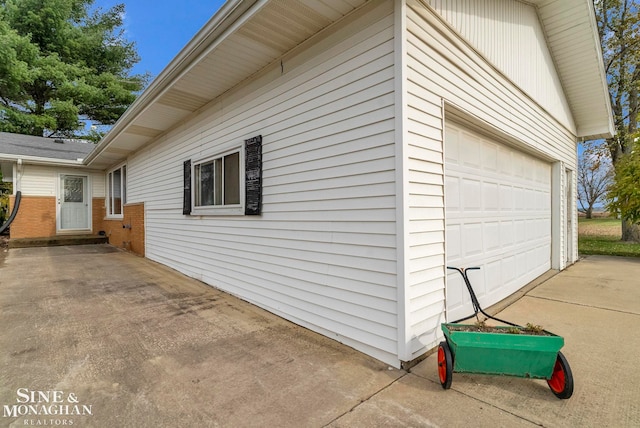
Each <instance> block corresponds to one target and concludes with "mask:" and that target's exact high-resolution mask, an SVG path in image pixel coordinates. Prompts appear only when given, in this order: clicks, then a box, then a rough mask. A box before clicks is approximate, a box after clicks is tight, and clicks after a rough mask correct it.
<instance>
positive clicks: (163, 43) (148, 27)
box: [94, 0, 224, 78]
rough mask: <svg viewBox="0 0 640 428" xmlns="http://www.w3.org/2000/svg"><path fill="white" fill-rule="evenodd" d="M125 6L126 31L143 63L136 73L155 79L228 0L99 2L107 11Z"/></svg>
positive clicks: (116, 0)
mask: <svg viewBox="0 0 640 428" xmlns="http://www.w3.org/2000/svg"><path fill="white" fill-rule="evenodd" d="M118 3H124V4H125V10H126V14H125V18H124V29H125V31H126V37H127V39H128V40H129V41H133V42H135V43H136V47H137V50H138V55H140V58H141V60H140V62H139V63H138V64H136V66H135V67H134V69H133V73H134V74H142V73H145V72H147V71H148V72H149V73H151V76H152V77H153V78H155V77H156V76H157V75H158V74H159V73H160V72H161V71H162V70H163V69H164V68H165V67H166V66H167V64H169V62H170V61H171V60H172V59H173V57H175V56H176V55H177V54H178V52H180V50H181V49H182V48H183V47H184V45H186V44H187V42H189V40H191V38H192V37H193V36H194V35H195V34H196V32H197V31H198V30H199V29H200V28H202V26H203V25H204V24H205V23H206V22H207V21H208V20H209V19H210V18H211V17H212V16H213V15H214V14H215V13H216V11H218V9H220V6H222V5H223V4H224V0H182V1H175V0H172V1H169V0H154V1H141V0H129V1H127V0H120V1H118V0H95V3H94V6H95V7H101V8H102V9H103V10H106V9H109V8H110V7H112V6H114V5H116V4H118Z"/></svg>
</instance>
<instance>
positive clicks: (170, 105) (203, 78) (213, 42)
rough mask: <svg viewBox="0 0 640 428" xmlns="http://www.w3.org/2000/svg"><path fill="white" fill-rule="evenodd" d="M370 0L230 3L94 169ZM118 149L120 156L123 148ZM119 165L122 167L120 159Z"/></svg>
mask: <svg viewBox="0 0 640 428" xmlns="http://www.w3.org/2000/svg"><path fill="white" fill-rule="evenodd" d="M366 2H367V0H229V1H227V3H225V4H224V5H223V6H222V7H221V9H220V10H219V11H218V12H217V13H216V14H215V15H214V16H213V17H212V18H211V20H210V21H209V22H208V23H207V24H205V26H204V27H203V28H202V29H201V30H200V31H199V32H198V33H197V34H196V35H195V36H194V38H193V39H192V40H191V41H190V42H189V43H188V44H187V46H185V47H184V48H183V50H182V51H181V52H180V53H179V54H178V55H177V56H176V58H174V59H173V60H172V61H171V63H170V64H169V65H168V66H167V67H166V68H165V70H164V71H162V72H161V73H160V75H159V76H158V77H157V78H156V79H155V80H154V81H153V82H152V83H151V85H150V86H149V87H148V88H147V89H146V90H145V91H144V93H143V94H142V95H141V96H140V97H139V98H138V99H137V100H136V101H135V102H134V103H133V104H132V105H131V107H129V109H128V110H127V111H126V112H125V113H124V115H123V116H122V117H121V118H120V119H119V120H118V122H117V123H116V124H115V125H114V127H113V129H112V130H111V131H110V132H109V133H108V134H107V135H106V136H105V137H104V138H103V140H102V141H101V142H100V144H99V145H98V147H97V148H96V150H94V151H93V153H91V155H90V156H89V157H88V158H87V161H86V162H87V163H88V164H90V165H91V166H92V167H96V168H103V169H104V168H108V167H110V166H111V165H113V163H114V159H118V160H121V159H124V158H125V157H126V155H124V156H123V153H122V148H123V147H127V149H128V152H129V153H131V152H134V151H136V150H138V149H139V148H140V147H142V146H144V145H145V144H146V143H148V142H150V141H152V140H153V139H155V138H157V137H158V136H159V135H162V134H163V133H165V132H167V131H168V130H170V129H172V128H173V127H175V126H176V125H177V124H178V123H180V121H182V120H184V119H185V118H187V117H189V116H190V115H191V114H192V113H194V112H195V111H197V110H198V109H200V108H202V107H203V106H205V105H206V104H208V103H209V102H211V101H212V100H214V99H216V98H217V97H218V96H220V95H221V94H223V93H224V92H226V91H228V90H229V89H231V88H233V87H234V86H236V85H238V84H239V83H240V82H242V81H244V80H245V79H247V78H249V77H250V76H251V75H253V74H255V73H257V72H258V71H260V70H261V69H263V68H264V67H266V66H267V65H269V64H271V63H272V62H274V61H276V60H277V59H278V58H280V57H282V56H283V55H284V54H286V53H287V52H289V51H291V50H292V49H294V48H295V47H296V46H298V45H300V44H301V43H303V42H304V41H305V40H307V39H309V38H310V37H312V36H313V35H315V34H316V33H318V32H319V31H321V30H322V29H324V28H326V27H328V26H330V25H331V24H332V23H334V22H336V21H338V20H340V19H342V18H343V17H344V16H345V15H347V14H349V13H351V12H352V11H353V10H355V9H357V8H358V7H360V6H362V5H363V4H365V3H366ZM116 146H117V147H119V149H118V150H113V149H114V148H115V147H116ZM116 162H117V161H116Z"/></svg>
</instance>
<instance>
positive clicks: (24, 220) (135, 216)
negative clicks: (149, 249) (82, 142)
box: [9, 195, 144, 256]
mask: <svg viewBox="0 0 640 428" xmlns="http://www.w3.org/2000/svg"><path fill="white" fill-rule="evenodd" d="M14 203H15V196H10V197H9V209H10V210H13V205H14ZM91 208H92V221H93V230H92V233H93V234H94V235H97V234H98V233H99V232H104V233H105V234H106V235H107V237H108V238H109V243H110V244H111V245H113V246H116V247H120V248H124V249H125V250H128V251H131V252H133V253H136V254H139V255H141V256H144V204H128V205H125V206H124V213H123V214H124V215H123V218H122V220H109V219H106V218H105V217H106V208H105V203H104V198H93V201H92V206H91ZM10 212H11V211H10ZM123 226H127V227H123ZM50 236H56V198H55V197H49V196H24V195H23V196H22V201H21V202H20V210H19V211H18V215H17V216H16V218H15V220H14V221H13V223H11V228H10V236H9V237H10V238H11V239H19V238H45V237H50Z"/></svg>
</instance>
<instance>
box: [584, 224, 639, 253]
mask: <svg viewBox="0 0 640 428" xmlns="http://www.w3.org/2000/svg"><path fill="white" fill-rule="evenodd" d="M621 234H622V230H621V226H620V220H617V219H615V218H608V217H604V218H592V219H589V220H587V219H585V218H579V219H578V252H579V253H580V254H584V255H587V254H603V255H608V256H627V257H640V244H635V243H628V242H622V241H620V237H621Z"/></svg>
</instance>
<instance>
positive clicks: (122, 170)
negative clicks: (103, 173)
mask: <svg viewBox="0 0 640 428" xmlns="http://www.w3.org/2000/svg"><path fill="white" fill-rule="evenodd" d="M126 199H127V166H126V165H121V166H119V167H118V168H116V169H114V170H112V171H110V172H109V173H108V174H107V217H122V213H123V211H122V209H123V206H124V204H125V203H126V202H127V201H126Z"/></svg>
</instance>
